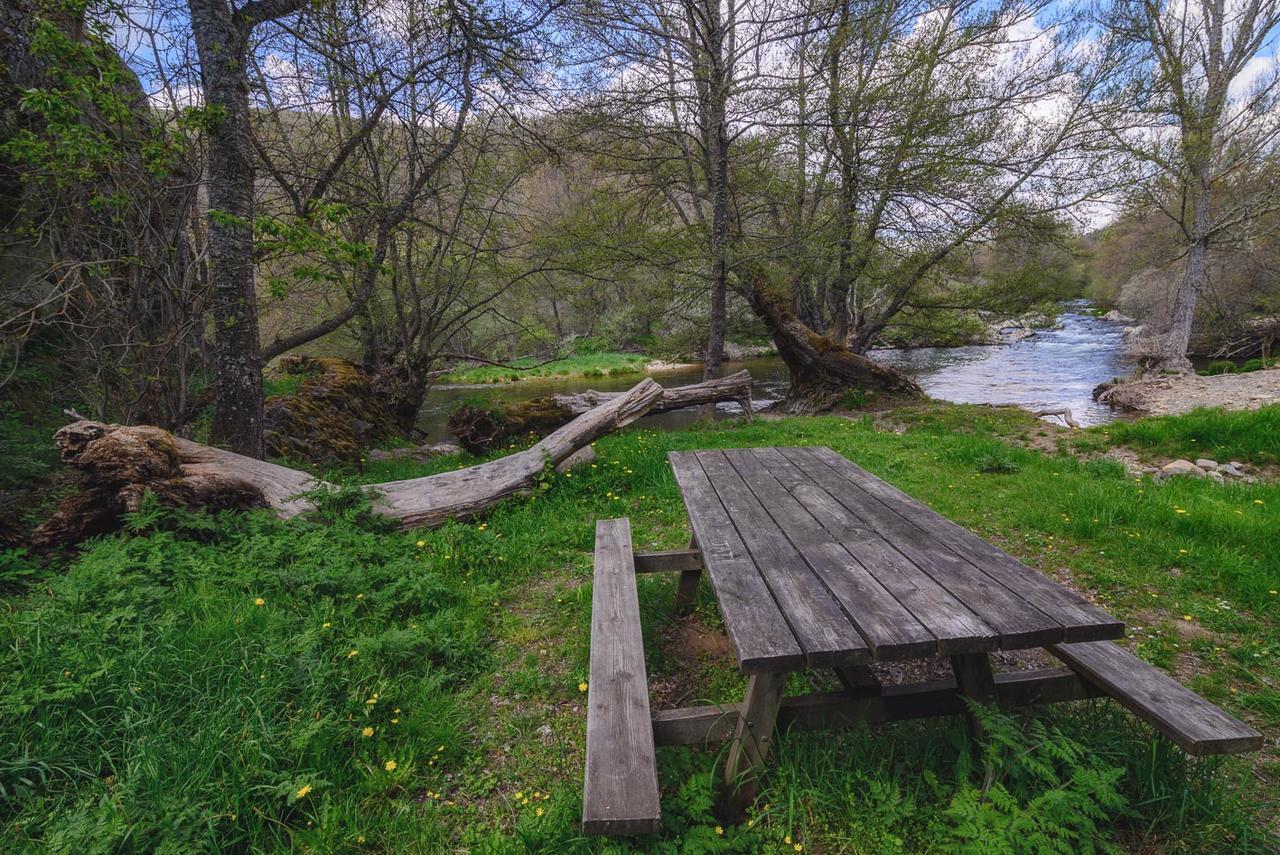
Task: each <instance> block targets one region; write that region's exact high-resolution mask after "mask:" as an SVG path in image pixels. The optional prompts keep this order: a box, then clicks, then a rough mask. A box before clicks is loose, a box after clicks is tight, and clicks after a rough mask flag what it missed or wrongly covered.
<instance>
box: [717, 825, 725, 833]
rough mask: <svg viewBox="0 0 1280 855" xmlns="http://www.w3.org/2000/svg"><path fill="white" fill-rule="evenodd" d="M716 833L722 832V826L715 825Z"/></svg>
mask: <svg viewBox="0 0 1280 855" xmlns="http://www.w3.org/2000/svg"><path fill="white" fill-rule="evenodd" d="M716 834H724V828H723V826H719V825H717V826H716Z"/></svg>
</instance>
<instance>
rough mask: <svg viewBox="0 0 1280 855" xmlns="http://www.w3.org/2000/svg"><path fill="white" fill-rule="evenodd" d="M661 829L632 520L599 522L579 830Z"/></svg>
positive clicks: (639, 831)
mask: <svg viewBox="0 0 1280 855" xmlns="http://www.w3.org/2000/svg"><path fill="white" fill-rule="evenodd" d="M661 826H662V821H661V809H660V807H659V800H658V770H657V765H656V762H655V757H654V748H653V724H652V719H651V717H650V712H649V685H648V680H647V678H646V676H645V667H644V641H643V639H642V637H641V634H640V601H639V598H638V597H637V595H636V574H635V562H634V559H633V558H632V548H631V523H630V522H629V521H628V520H626V519H614V520H600V521H599V522H597V523H596V549H595V585H594V588H593V591H592V597H591V665H590V681H589V683H588V694H587V768H586V775H585V780H584V783H583V796H582V831H583V833H584V834H593V835H594V834H646V833H649V832H654V831H657V830H658V829H659V828H661Z"/></svg>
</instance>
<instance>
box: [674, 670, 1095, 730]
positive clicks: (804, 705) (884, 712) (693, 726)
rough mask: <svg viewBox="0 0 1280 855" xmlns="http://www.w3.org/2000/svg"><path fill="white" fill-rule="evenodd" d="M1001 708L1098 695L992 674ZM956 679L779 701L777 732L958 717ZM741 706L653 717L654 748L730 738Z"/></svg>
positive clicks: (1073, 685) (1056, 677)
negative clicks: (874, 690) (947, 716)
mask: <svg viewBox="0 0 1280 855" xmlns="http://www.w3.org/2000/svg"><path fill="white" fill-rule="evenodd" d="M995 685H996V694H997V697H998V702H999V704H1000V707H1001V708H1002V709H1013V708H1016V707H1024V706H1034V705H1037V704H1050V703H1060V702H1064V701H1078V700H1084V699H1086V698H1096V697H1099V696H1100V695H1102V691H1101V690H1100V689H1098V688H1097V687H1096V686H1093V685H1092V684H1090V683H1088V682H1086V681H1085V680H1082V679H1081V678H1080V677H1078V676H1076V674H1074V673H1073V672H1071V671H1070V670H1068V669H1065V668H1063V669H1045V670H1039V671H1021V672H1015V673H1007V674H996V675H995ZM960 698H961V695H960V693H959V691H958V690H957V688H956V683H955V680H953V679H946V680H933V681H930V682H927V683H912V684H908V685H900V686H884V687H882V689H881V691H880V693H879V694H860V695H851V694H849V693H848V692H826V693H818V694H811V695H800V696H797V697H789V698H783V699H782V706H781V707H780V708H779V710H778V725H777V726H778V728H779V730H780V731H785V730H786V729H787V728H788V727H793V726H794V727H803V728H807V729H813V730H820V729H823V728H836V727H853V726H855V725H858V724H861V723H864V722H865V723H868V724H881V723H884V722H890V721H904V720H907V719H916V718H930V717H932V716H939V715H961V714H963V713H964V711H965V705H964V702H963V701H962V700H961V699H960ZM741 709H742V705H741V704H724V705H721V706H701V707H683V708H681V709H674V710H660V711H658V712H656V713H654V714H653V737H654V742H655V744H657V745H659V746H663V745H712V744H715V743H719V742H727V741H728V740H730V739H732V738H733V731H734V726H735V725H736V723H737V721H738V715H739V711H740V710H741Z"/></svg>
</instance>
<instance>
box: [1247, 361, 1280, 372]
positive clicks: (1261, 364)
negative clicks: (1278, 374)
mask: <svg viewBox="0 0 1280 855" xmlns="http://www.w3.org/2000/svg"><path fill="white" fill-rule="evenodd" d="M1275 365H1276V360H1275V359H1264V358H1257V359H1250V360H1248V361H1246V362H1245V363H1244V364H1243V365H1241V366H1240V373H1241V374H1243V373H1245V372H1249V371H1262V370H1264V369H1267V368H1274V367H1275Z"/></svg>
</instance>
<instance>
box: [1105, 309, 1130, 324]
mask: <svg viewBox="0 0 1280 855" xmlns="http://www.w3.org/2000/svg"><path fill="white" fill-rule="evenodd" d="M1102 319H1103V320H1104V321H1111V322H1112V323H1115V324H1132V323H1133V318H1131V317H1129V316H1128V315H1126V314H1125V313H1124V312H1121V311H1119V310H1118V309H1112V310H1111V311H1109V312H1107V313H1106V314H1105V315H1103V316H1102Z"/></svg>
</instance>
